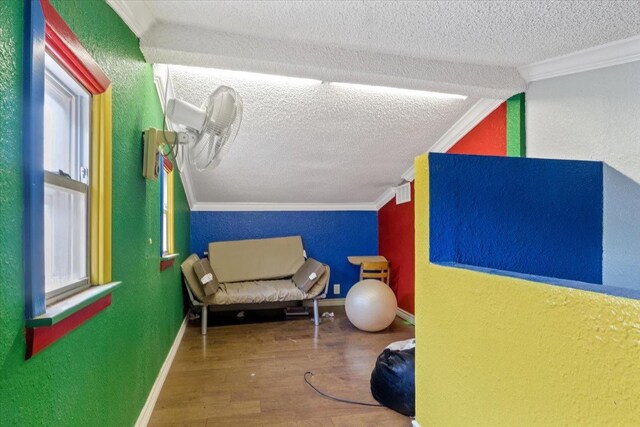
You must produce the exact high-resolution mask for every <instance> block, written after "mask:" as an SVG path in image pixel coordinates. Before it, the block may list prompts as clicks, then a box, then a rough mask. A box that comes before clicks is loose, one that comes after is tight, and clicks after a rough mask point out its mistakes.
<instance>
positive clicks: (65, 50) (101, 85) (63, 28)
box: [40, 0, 111, 95]
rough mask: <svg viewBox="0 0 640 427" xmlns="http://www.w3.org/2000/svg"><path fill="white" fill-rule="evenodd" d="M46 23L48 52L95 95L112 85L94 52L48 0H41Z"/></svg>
mask: <svg viewBox="0 0 640 427" xmlns="http://www.w3.org/2000/svg"><path fill="white" fill-rule="evenodd" d="M40 6H41V7H42V12H43V14H44V19H45V23H46V28H45V45H46V49H47V52H49V53H50V54H51V55H52V56H53V57H54V58H56V59H57V60H58V61H59V62H60V63H61V64H62V65H64V67H65V68H67V70H68V71H69V72H70V73H71V74H72V75H73V76H74V77H75V78H76V79H78V81H79V82H80V83H81V84H82V85H83V86H84V87H85V88H86V89H87V90H88V91H89V92H90V93H92V94H93V95H98V94H100V93H102V92H104V91H105V90H107V88H108V87H109V85H110V84H111V81H110V80H109V78H108V77H107V75H106V74H104V72H103V71H102V69H100V66H99V65H98V63H97V62H96V61H95V60H94V59H93V58H92V57H91V54H90V53H89V52H88V51H87V50H86V49H85V48H84V46H82V44H80V41H79V40H78V38H77V37H76V35H75V34H74V33H73V31H72V30H71V28H69V26H68V25H67V23H66V22H64V20H63V19H62V17H61V16H60V15H59V14H58V12H57V11H56V10H55V9H54V8H53V6H52V5H51V3H49V0H40Z"/></svg>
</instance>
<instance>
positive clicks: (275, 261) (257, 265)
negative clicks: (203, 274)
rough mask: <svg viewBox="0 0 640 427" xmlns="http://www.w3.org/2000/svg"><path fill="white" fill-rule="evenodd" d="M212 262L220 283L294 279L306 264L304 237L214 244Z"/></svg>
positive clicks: (210, 247) (212, 244)
mask: <svg viewBox="0 0 640 427" xmlns="http://www.w3.org/2000/svg"><path fill="white" fill-rule="evenodd" d="M209 261H210V262H211V267H212V268H213V271H214V272H215V273H216V276H218V280H219V281H220V282H221V283H229V282H246V281H252V280H270V279H282V278H286V277H291V276H293V275H294V274H295V272H296V271H298V269H299V268H300V267H301V266H302V264H304V250H303V248H302V238H301V237H300V236H291V237H278V238H273V239H256V240H234V241H228V242H213V243H209Z"/></svg>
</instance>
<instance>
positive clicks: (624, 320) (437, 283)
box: [415, 155, 640, 427]
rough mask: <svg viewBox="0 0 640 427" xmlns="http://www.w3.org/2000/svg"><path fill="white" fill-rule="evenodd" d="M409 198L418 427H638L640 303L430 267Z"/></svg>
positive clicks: (424, 171)
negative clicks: (412, 220) (413, 226)
mask: <svg viewBox="0 0 640 427" xmlns="http://www.w3.org/2000/svg"><path fill="white" fill-rule="evenodd" d="M415 200H416V203H415V209H416V212H415V224H416V240H415V242H416V301H415V303H416V321H417V326H416V335H417V341H418V347H417V353H416V358H417V359H416V393H417V394H416V410H417V421H418V422H419V423H420V425H422V426H423V427H425V426H429V427H439V426H474V425H480V426H529V425H540V426H640V301H636V300H631V299H625V298H620V297H612V296H607V295H604V294H598V293H592V292H586V291H580V290H575V289H569V288H563V287H559V286H553V285H547V284H539V283H534V282H529V281H526V280H521V279H514V278H509V277H502V276H493V275H489V274H485V273H480V272H475V271H469V270H463V269H458V268H448V267H441V266H437V265H433V264H430V263H429V262H428V259H429V175H428V161H427V156H426V155H423V156H420V157H418V158H417V159H416V181H415ZM638 262H640V260H638Z"/></svg>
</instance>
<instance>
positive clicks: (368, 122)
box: [169, 66, 476, 204]
mask: <svg viewBox="0 0 640 427" xmlns="http://www.w3.org/2000/svg"><path fill="white" fill-rule="evenodd" d="M169 70H170V73H171V76H172V83H173V86H174V89H175V94H176V96H177V97H178V98H180V99H184V100H186V101H188V102H191V103H193V104H195V105H201V104H202V102H203V101H204V100H205V98H206V96H207V95H208V94H209V93H211V92H212V91H213V90H215V88H216V87H217V86H218V85H222V84H224V85H227V86H231V87H233V88H234V89H235V90H236V91H237V92H238V93H239V94H241V96H242V99H243V102H244V115H243V119H242V124H241V127H240V132H239V133H238V136H237V138H236V140H235V142H234V145H233V147H232V149H231V150H230V152H229V154H228V155H227V156H226V157H225V158H224V160H223V161H222V162H221V163H220V165H219V166H218V167H216V168H214V169H208V170H206V171H203V172H197V171H194V170H191V171H190V172H191V179H192V183H193V189H194V196H195V198H196V199H197V200H198V201H201V202H209V203H237V202H254V203H341V204H344V203H356V204H366V203H371V202H374V201H375V200H376V199H377V198H378V197H379V196H380V195H381V194H382V193H383V192H384V190H385V189H386V188H388V187H389V185H395V184H398V183H399V182H400V176H401V175H402V173H403V172H404V171H405V170H406V169H407V168H408V167H409V166H410V164H411V159H413V158H414V157H415V156H417V155H418V154H421V153H423V152H424V151H425V150H426V149H428V148H429V143H430V142H435V141H436V140H437V139H438V138H439V137H440V136H441V135H442V134H443V133H444V132H445V131H446V130H447V129H448V128H449V127H451V125H452V124H453V123H454V122H455V120H456V119H457V118H458V117H460V116H461V115H462V114H463V113H464V112H465V111H466V110H467V109H468V108H469V107H470V106H471V105H472V104H473V103H474V102H475V101H476V99H474V98H467V99H466V100H464V99H451V98H439V97H431V96H424V95H421V94H417V95H405V94H400V95H398V94H393V93H392V94H389V93H380V92H378V91H376V90H367V89H366V88H365V89H362V88H351V87H343V86H337V85H333V84H327V83H321V82H318V81H310V82H308V81H295V80H290V79H277V78H271V77H269V76H266V75H256V74H252V73H238V72H229V71H221V70H214V69H207V68H194V67H185V66H170V67H169Z"/></svg>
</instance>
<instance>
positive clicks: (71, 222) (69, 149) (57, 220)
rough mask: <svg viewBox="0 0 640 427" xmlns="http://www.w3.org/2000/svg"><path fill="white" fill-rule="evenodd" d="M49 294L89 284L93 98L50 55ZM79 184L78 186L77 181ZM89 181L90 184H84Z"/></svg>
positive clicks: (47, 111)
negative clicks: (90, 160)
mask: <svg viewBox="0 0 640 427" xmlns="http://www.w3.org/2000/svg"><path fill="white" fill-rule="evenodd" d="M44 101H45V102H44V141H43V143H44V165H43V167H44V169H45V171H48V172H46V173H49V172H50V173H51V174H53V175H51V174H49V175H47V177H48V178H47V181H46V182H45V186H44V190H45V200H44V234H45V235H44V244H45V247H44V267H45V292H46V294H47V296H48V297H49V298H50V297H52V296H54V295H55V293H54V294H52V292H53V291H56V290H59V289H61V288H65V287H67V286H69V285H73V284H77V283H78V282H88V279H87V277H88V237H87V236H88V213H89V208H88V206H89V205H88V193H87V191H86V190H83V191H80V190H79V188H80V189H83V188H85V187H86V185H88V184H89V137H90V135H89V125H90V114H91V111H90V108H91V107H90V106H91V95H90V94H89V93H88V92H87V91H86V90H85V89H84V87H82V85H80V84H79V83H78V82H77V81H76V80H75V79H74V78H73V77H72V76H71V75H70V74H69V73H68V72H67V71H66V70H65V69H64V68H63V67H61V66H60V65H59V64H58V63H57V62H56V61H55V60H54V59H53V58H51V57H50V56H49V55H48V54H47V55H46V56H45V99H44ZM74 181H75V183H74ZM79 183H83V184H85V186H83V185H81V184H79Z"/></svg>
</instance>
